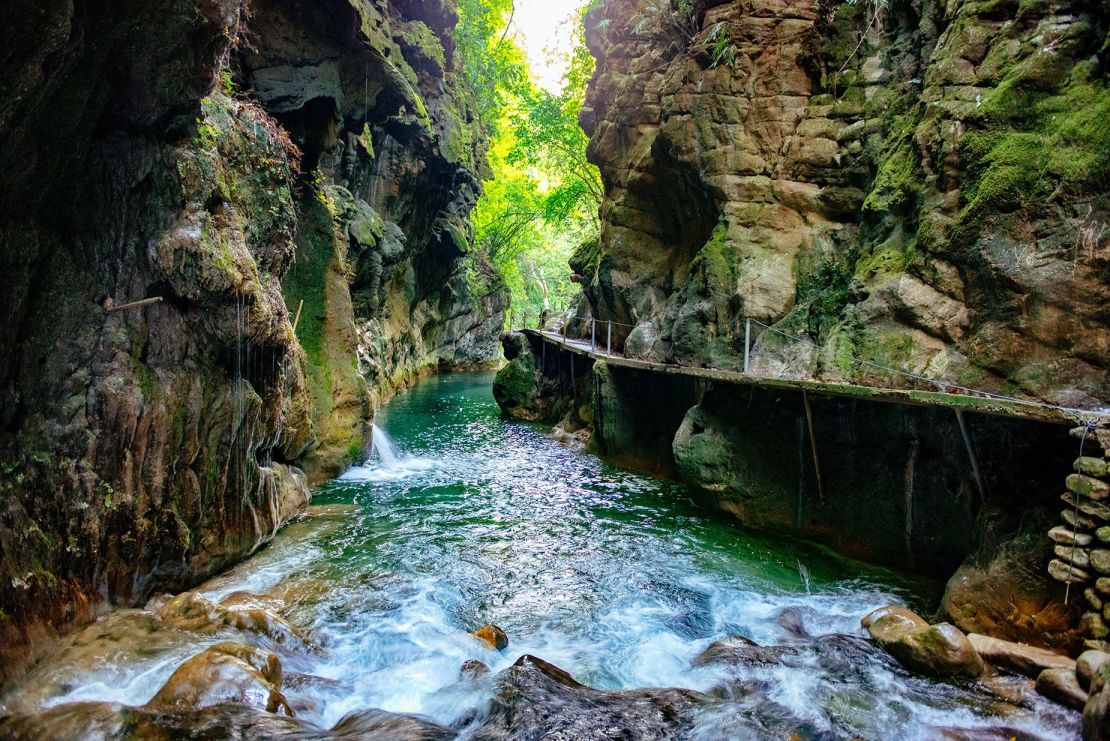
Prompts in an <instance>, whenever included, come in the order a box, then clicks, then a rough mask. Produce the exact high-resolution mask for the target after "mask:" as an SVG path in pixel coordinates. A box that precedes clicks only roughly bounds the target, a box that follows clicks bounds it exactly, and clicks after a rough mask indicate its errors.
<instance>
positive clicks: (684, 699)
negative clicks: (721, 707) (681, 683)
mask: <svg viewBox="0 0 1110 741" xmlns="http://www.w3.org/2000/svg"><path fill="white" fill-rule="evenodd" d="M495 681H496V690H495V693H494V696H493V699H492V701H491V703H490V709H489V714H488V716H487V717H486V718H485V720H484V721H482V722H481V725H480V726H479V727H478V728H476V729H475V730H474V732H473V734H472V735H471V736H470V737H471V738H472V739H475V740H476V741H494V740H496V741H502V740H506V741H507V740H508V739H529V738H530V739H541V738H544V739H568V740H569V739H598V738H614V739H615V738H620V739H626V740H628V741H634V740H636V739H680V738H688V731H689V729H690V727H691V725H692V722H693V716H694V715H695V713H696V712H697V711H698V709H700V708H701V707H702V706H703V704H704V703H705V701H706V699H707V698H706V696H705V695H703V694H701V693H699V692H694V691H692V690H684V689H674V688H659V689H654V688H653V689H635V690H620V691H604V690H597V689H593V688H591V687H587V686H585V685H583V684H581V683H579V682H577V681H576V680H575V679H574V678H573V677H572V676H571V675H570V674H568V673H567V672H565V671H563V670H562V669H560V668H558V667H557V666H554V665H552V664H549V663H547V662H546V661H544V660H542V659H539V658H536V657H535V656H529V655H527V654H526V655H524V656H521V657H520V658H519V659H518V660H517V661H516V663H515V664H513V666H511V667H509V668H508V669H506V670H504V671H503V672H500V673H499V674H498V675H497V676H496V680H495Z"/></svg>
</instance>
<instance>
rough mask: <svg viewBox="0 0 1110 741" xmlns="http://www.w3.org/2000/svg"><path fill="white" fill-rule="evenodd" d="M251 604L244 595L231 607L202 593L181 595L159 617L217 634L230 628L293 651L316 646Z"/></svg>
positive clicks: (170, 624) (178, 626)
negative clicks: (257, 636) (265, 638)
mask: <svg viewBox="0 0 1110 741" xmlns="http://www.w3.org/2000/svg"><path fill="white" fill-rule="evenodd" d="M250 603H251V601H250V600H248V599H247V598H246V597H245V596H243V595H242V594H240V596H238V597H236V599H235V600H233V601H232V606H231V607H226V606H224V605H222V604H219V603H216V602H213V601H212V600H210V599H208V598H207V597H205V596H203V595H202V594H200V593H199V592H184V593H183V594H179V595H177V596H176V597H174V598H173V599H171V600H170V601H169V602H167V603H166V604H165V605H163V606H162V608H161V609H159V610H158V613H157V615H158V618H159V619H160V620H161V621H162V622H163V623H164V624H165V625H167V626H168V627H170V628H176V629H178V630H192V631H196V632H199V633H215V632H216V631H218V630H220V629H221V628H223V627H225V626H227V627H232V628H236V629H238V630H243V631H247V632H249V633H255V634H257V635H261V636H266V637H267V638H270V639H271V640H273V641H274V642H276V643H279V644H281V645H283V646H287V647H289V648H300V649H313V648H315V647H316V646H315V644H314V643H313V641H312V640H311V639H310V638H309V637H308V636H306V635H305V634H304V633H303V632H302V631H301V630H300V629H298V628H296V627H295V626H293V625H291V624H290V623H289V622H287V621H286V620H285V619H283V618H281V617H279V616H278V615H275V614H273V613H272V612H270V611H268V610H266V609H264V608H261V607H253V606H247V605H249V604H250Z"/></svg>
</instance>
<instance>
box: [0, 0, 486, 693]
mask: <svg viewBox="0 0 1110 741" xmlns="http://www.w3.org/2000/svg"><path fill="white" fill-rule="evenodd" d="M404 9H408V10H407V11H406V10H404ZM410 11H411V14H406V12H410ZM421 18H426V22H425V21H424V20H420V19H421ZM455 20H456V16H455V14H454V10H453V7H452V5H451V4H450V3H422V4H413V3H398V4H396V5H393V4H384V3H382V4H374V5H371V4H364V3H354V4H352V3H347V2H344V1H343V0H329V1H328V2H323V3H314V4H311V6H306V5H304V4H300V3H290V2H279V1H277V0H274V1H273V2H265V1H263V0H259V2H255V3H252V4H251V5H250V7H249V8H247V7H246V6H245V4H244V3H243V2H241V0H174V2H170V3H145V2H134V1H132V0H118V1H117V2H111V3H107V4H91V5H90V4H87V3H86V4H72V3H66V2H56V3H46V4H43V3H30V2H26V3H25V2H17V4H16V7H14V8H10V9H9V23H8V24H6V25H5V27H4V29H3V30H2V31H0V36H2V38H0V40H2V41H3V43H4V48H5V50H6V52H5V54H4V56H3V58H2V61H0V71H2V72H3V74H2V75H0V86H2V87H0V101H2V102H3V105H2V106H0V143H2V144H0V202H2V203H3V204H4V209H3V210H2V213H0V300H2V302H3V305H4V306H5V309H6V311H5V313H4V316H3V318H2V319H0V347H3V349H4V352H3V353H0V399H2V402H0V489H2V495H0V502H2V505H0V681H3V680H4V679H5V678H7V677H8V676H11V675H12V674H14V673H16V672H18V671H19V670H20V669H21V667H22V666H24V665H25V664H26V663H27V662H28V661H29V660H32V659H33V658H34V656H35V655H36V654H37V653H38V652H39V651H41V650H42V648H43V647H44V646H45V645H46V644H47V639H48V638H49V637H50V636H51V635H53V634H55V633H56V632H58V631H60V630H64V629H65V628H66V627H67V626H68V625H71V624H73V623H75V622H79V621H82V620H86V619H89V618H90V617H92V616H93V615H94V614H95V613H96V612H97V611H99V610H101V609H102V608H104V607H105V606H106V605H107V604H109V603H121V604H134V603H136V602H142V601H143V600H144V599H145V598H146V597H147V595H149V594H151V593H152V592H153V591H155V590H177V589H180V588H182V587H184V586H186V585H188V584H191V583H195V582H196V581H198V580H200V579H202V578H204V577H206V576H208V575H210V574H212V573H214V572H216V571H218V570H220V569H222V568H224V567H226V566H227V565H229V564H231V563H233V562H235V561H237V560H240V559H242V558H243V557H245V556H246V555H248V554H249V553H251V552H252V551H254V550H255V549H257V548H258V547H259V546H260V545H262V544H263V543H265V542H266V541H267V540H268V539H270V538H271V537H272V536H273V535H274V533H275V532H276V531H277V529H278V527H280V525H281V524H282V523H283V522H284V521H285V520H287V519H288V518H289V517H290V516H292V515H293V514H295V513H296V512H297V511H299V510H300V509H301V508H302V507H303V506H304V504H305V503H306V502H307V500H308V496H309V493H308V485H307V481H306V475H305V474H304V473H302V471H301V469H302V468H306V469H307V470H309V473H310V474H311V475H314V476H320V475H322V474H323V473H326V472H330V471H335V470H337V469H338V468H339V467H340V466H341V465H343V463H344V460H349V459H351V458H353V457H356V456H357V454H358V452H359V450H360V449H361V447H362V443H363V437H362V436H363V434H364V430H363V426H364V425H365V423H366V421H367V420H368V419H369V416H370V415H371V414H372V411H373V402H374V395H375V394H382V393H387V392H388V390H389V389H390V388H391V387H392V386H395V385H396V384H397V383H400V382H403V381H404V380H405V379H406V378H409V377H411V376H412V375H413V374H414V373H416V372H418V371H420V370H422V369H424V368H428V367H435V366H436V365H438V364H446V365H452V364H467V363H472V362H480V361H483V360H487V359H488V358H489V357H490V356H492V354H493V351H494V349H495V346H494V342H495V340H494V338H495V336H496V328H497V327H499V326H500V317H499V312H500V311H501V304H502V303H503V301H502V298H501V293H500V292H499V290H498V287H497V285H496V281H495V280H493V279H492V278H490V277H488V276H487V277H486V279H485V286H484V289H483V290H482V291H481V292H479V293H475V292H474V291H473V290H471V288H472V286H478V285H480V284H481V283H482V280H481V279H479V280H474V279H473V278H472V279H471V280H468V279H467V265H466V264H465V262H466V261H465V260H464V257H463V255H464V253H465V252H466V250H467V248H468V240H469V234H468V233H467V232H466V230H465V228H464V227H463V226H462V225H463V224H464V223H465V217H466V213H467V210H468V209H469V207H470V205H471V204H472V202H473V199H474V194H475V191H476V187H477V186H476V176H475V175H474V172H475V171H476V170H477V168H478V167H479V165H480V157H481V148H482V146H483V145H482V141H481V137H480V130H479V129H478V128H477V123H476V122H475V121H474V118H473V113H472V111H471V110H470V109H469V108H468V107H467V106H468V105H469V104H468V103H467V102H466V94H465V91H462V90H461V87H460V84H459V82H458V80H457V79H456V77H457V73H455V72H454V67H453V66H451V62H450V61H449V60H450V50H451V49H452V48H453V43H452V42H451V38H450V31H451V28H452V27H453V24H454V22H455ZM437 50H438V51H437ZM358 147H362V149H361V150H358ZM356 150H357V151H356ZM371 153H373V154H371ZM148 298H157V299H160V301H156V302H151V303H148V304H145V305H143V306H140V307H136V308H125V309H120V310H118V311H109V310H108V309H109V308H111V307H112V306H113V305H117V306H118V305H120V304H123V303H126V302H130V301H135V300H141V299H148ZM302 300H303V301H304V304H303V308H302V309H301V316H300V318H299V321H298V324H297V329H296V334H295V333H294V330H293V326H292V325H293V319H294V313H295V312H296V311H297V309H298V307H301V301H302Z"/></svg>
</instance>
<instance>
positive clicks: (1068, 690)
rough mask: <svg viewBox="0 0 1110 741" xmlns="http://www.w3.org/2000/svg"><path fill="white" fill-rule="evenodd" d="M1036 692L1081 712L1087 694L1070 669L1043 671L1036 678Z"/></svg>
mask: <svg viewBox="0 0 1110 741" xmlns="http://www.w3.org/2000/svg"><path fill="white" fill-rule="evenodd" d="M1037 692H1039V693H1041V694H1042V695H1044V696H1045V697H1047V698H1048V699H1050V700H1053V701H1054V702H1058V703H1060V704H1061V705H1065V706H1067V707H1069V708H1071V709H1073V710H1082V709H1083V706H1084V705H1085V704H1086V702H1087V692H1086V691H1085V690H1084V689H1083V688H1082V687H1080V686H1079V679H1078V678H1077V677H1076V676H1075V672H1074V671H1073V670H1070V669H1045V670H1044V671H1043V672H1041V673H1040V676H1038V677H1037Z"/></svg>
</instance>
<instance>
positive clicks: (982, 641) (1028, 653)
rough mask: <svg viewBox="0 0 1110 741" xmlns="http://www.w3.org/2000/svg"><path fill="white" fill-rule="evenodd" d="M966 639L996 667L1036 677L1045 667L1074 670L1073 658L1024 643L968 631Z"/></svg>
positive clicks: (980, 654) (981, 655)
mask: <svg viewBox="0 0 1110 741" xmlns="http://www.w3.org/2000/svg"><path fill="white" fill-rule="evenodd" d="M967 639H968V640H969V641H970V642H971V645H972V647H974V649H975V651H976V652H977V653H978V654H979V656H980V657H982V658H983V659H984V660H985V661H987V662H989V663H991V664H994V665H995V666H997V667H1000V668H1002V669H1005V670H1007V671H1011V672H1015V673H1017V674H1024V675H1025V676H1027V677H1032V678H1033V679H1036V678H1037V677H1038V676H1039V675H1040V673H1041V672H1043V671H1044V670H1045V669H1070V670H1071V671H1075V659H1072V658H1070V657H1068V656H1064V655H1063V654H1059V653H1056V652H1054V651H1049V650H1048V649H1044V648H1038V647H1036V646H1027V645H1025V644H1024V643H1014V642H1013V641H1004V640H1002V639H1001V638H991V637H990V636H985V635H980V634H978V633H969V634H968V636H967Z"/></svg>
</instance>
